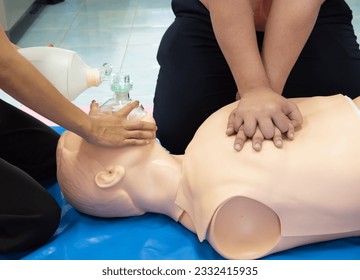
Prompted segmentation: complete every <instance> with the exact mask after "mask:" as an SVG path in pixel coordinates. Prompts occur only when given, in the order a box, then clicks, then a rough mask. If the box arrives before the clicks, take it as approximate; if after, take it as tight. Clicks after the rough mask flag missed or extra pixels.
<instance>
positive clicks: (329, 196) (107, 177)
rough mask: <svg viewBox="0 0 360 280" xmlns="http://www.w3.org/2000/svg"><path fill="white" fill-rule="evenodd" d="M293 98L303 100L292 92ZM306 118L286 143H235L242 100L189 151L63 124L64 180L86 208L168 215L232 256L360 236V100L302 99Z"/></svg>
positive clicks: (215, 118) (212, 121)
mask: <svg viewBox="0 0 360 280" xmlns="http://www.w3.org/2000/svg"><path fill="white" fill-rule="evenodd" d="M294 101H295V100H294ZM296 103H297V104H298V106H299V109H300V110H301V112H302V114H303V118H304V121H303V126H302V128H301V129H300V130H299V131H297V132H296V139H295V140H294V141H285V142H284V146H283V148H282V149H278V148H276V147H274V145H273V143H272V142H271V141H265V142H264V143H263V148H262V151H261V152H255V151H254V150H253V149H252V145H251V143H247V144H246V145H245V146H244V148H243V150H242V151H241V152H236V151H235V150H234V149H233V141H234V139H233V138H232V137H228V136H226V134H225V128H226V124H227V118H228V116H229V114H230V112H231V110H232V109H233V108H235V106H236V103H232V104H230V105H228V106H225V107H223V108H222V109H220V110H219V111H217V112H215V113H214V114H213V115H212V116H210V117H209V118H208V119H207V120H206V121H205V122H204V123H203V125H202V126H201V127H200V128H199V129H198V131H197V133H196V134H195V136H194V138H193V140H192V141H191V143H190V144H189V146H188V147H187V149H186V151H185V154H184V155H180V156H178V155H176V156H175V155H171V154H169V153H168V152H167V151H166V150H165V149H163V148H162V147H161V145H160V144H159V143H158V142H157V141H153V142H152V143H151V144H149V145H146V146H141V147H122V148H117V149H110V148H104V147H97V146H93V145H91V144H89V143H87V142H85V141H84V140H83V139H82V138H80V137H79V136H77V135H75V134H74V133H70V132H65V133H64V134H63V135H62V137H61V139H60V141H59V144H58V150H57V161H58V181H59V184H60V187H61V190H62V192H63V194H64V196H65V198H66V199H67V200H68V201H69V203H71V204H72V205H73V206H74V207H75V208H76V209H78V210H79V211H81V212H84V213H87V214H90V215H95V216H100V217H126V216H133V215H142V214H144V213H145V212H155V213H162V214H165V215H168V216H169V217H171V218H172V219H174V220H175V221H178V222H180V223H182V224H183V225H184V226H185V227H187V228H188V229H189V230H191V231H193V232H195V233H196V234H197V235H198V237H199V239H200V241H202V240H204V239H207V240H208V241H209V243H210V244H211V245H212V246H213V248H214V249H215V250H216V251H217V252H218V253H219V254H221V255H222V256H224V257H225V258H229V259H256V258H260V257H262V256H265V255H268V254H271V253H274V252H277V251H282V250H285V249H288V248H292V247H296V246H300V245H304V244H308V243H314V242H320V241H325V240H332V239H337V238H343V237H349V236H358V235H360V219H359V214H360V145H359V143H360V111H359V108H358V107H360V98H357V99H355V100H354V102H353V101H352V100H350V99H348V98H347V97H345V96H343V95H335V96H331V97H313V98H309V99H301V100H296Z"/></svg>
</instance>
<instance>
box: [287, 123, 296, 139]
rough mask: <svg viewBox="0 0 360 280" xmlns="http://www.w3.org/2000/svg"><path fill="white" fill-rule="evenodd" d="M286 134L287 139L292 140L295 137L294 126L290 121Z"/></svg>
mask: <svg viewBox="0 0 360 280" xmlns="http://www.w3.org/2000/svg"><path fill="white" fill-rule="evenodd" d="M286 136H287V138H288V139H289V140H294V137H295V127H294V125H293V123H292V122H290V123H289V130H288V131H287V133H286Z"/></svg>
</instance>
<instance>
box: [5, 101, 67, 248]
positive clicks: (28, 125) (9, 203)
mask: <svg viewBox="0 0 360 280" xmlns="http://www.w3.org/2000/svg"><path fill="white" fill-rule="evenodd" d="M58 139H59V135H58V134H57V133H56V132H55V131H53V130H52V129H51V128H49V127H48V126H46V125H44V124H43V123H42V122H40V121H38V120H37V119H35V118H33V117H31V116H30V115H28V114H26V113H24V112H22V111H21V110H19V109H17V108H15V107H13V106H11V105H9V104H7V103H6V102H4V101H2V100H0V180H1V181H0V253H16V252H20V251H25V250H31V249H34V248H36V247H38V246H40V245H42V244H44V243H45V242H46V241H48V240H49V238H50V237H51V236H52V235H53V234H54V232H55V230H56V229H57V227H58V224H59V221H60V213H61V211H60V207H59V206H58V204H57V202H56V201H55V199H54V198H53V197H52V196H51V195H50V194H49V193H48V191H47V190H46V189H45V187H44V186H49V185H50V184H51V183H52V182H55V181H56V157H55V151H56V145H57V141H58Z"/></svg>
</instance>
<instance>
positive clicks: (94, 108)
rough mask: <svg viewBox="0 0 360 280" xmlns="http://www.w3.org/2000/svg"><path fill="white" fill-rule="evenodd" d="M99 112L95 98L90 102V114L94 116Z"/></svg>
mask: <svg viewBox="0 0 360 280" xmlns="http://www.w3.org/2000/svg"><path fill="white" fill-rule="evenodd" d="M98 112H99V103H97V102H96V101H95V100H93V101H91V104H90V111H89V115H90V116H95V115H96V114H97V113H98Z"/></svg>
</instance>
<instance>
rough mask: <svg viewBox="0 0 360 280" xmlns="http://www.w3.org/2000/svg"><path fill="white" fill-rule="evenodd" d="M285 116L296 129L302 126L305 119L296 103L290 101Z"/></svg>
mask: <svg viewBox="0 0 360 280" xmlns="http://www.w3.org/2000/svg"><path fill="white" fill-rule="evenodd" d="M284 114H285V115H286V116H287V117H288V118H289V120H290V121H291V123H292V124H293V126H294V127H295V128H296V127H299V126H301V124H302V122H303V118H302V115H301V112H300V110H299V108H298V106H297V105H296V104H295V103H293V102H291V101H288V104H287V106H286V108H285V110H284Z"/></svg>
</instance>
